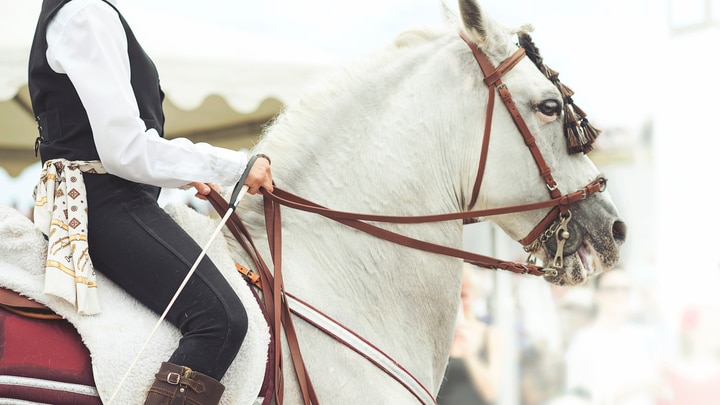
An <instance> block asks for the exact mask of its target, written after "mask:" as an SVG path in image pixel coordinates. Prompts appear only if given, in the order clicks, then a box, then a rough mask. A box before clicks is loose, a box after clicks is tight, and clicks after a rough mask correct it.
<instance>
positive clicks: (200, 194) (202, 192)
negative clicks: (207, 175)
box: [190, 181, 220, 200]
mask: <svg viewBox="0 0 720 405" xmlns="http://www.w3.org/2000/svg"><path fill="white" fill-rule="evenodd" d="M190 186H192V187H195V190H197V193H195V197H197V198H199V199H201V200H207V197H206V195H208V194H210V189H211V188H212V189H213V190H215V191H217V192H218V193H219V192H220V187H219V186H217V185H216V184H212V183H200V182H197V181H196V182H192V183H190Z"/></svg>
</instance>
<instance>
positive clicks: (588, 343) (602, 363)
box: [565, 269, 659, 405]
mask: <svg viewBox="0 0 720 405" xmlns="http://www.w3.org/2000/svg"><path fill="white" fill-rule="evenodd" d="M594 285H595V304H596V311H597V312H596V317H595V320H594V321H593V323H592V324H591V325H589V326H587V327H585V328H582V329H580V330H578V331H577V332H576V333H575V335H574V337H573V338H572V340H571V342H570V344H569V347H568V349H567V352H566V355H565V360H566V390H567V392H584V393H587V395H588V397H589V400H590V403H591V404H593V405H654V404H655V403H656V398H657V394H658V392H659V373H658V365H659V362H658V361H657V356H656V353H655V351H654V350H653V349H652V348H653V346H654V344H653V343H654V340H657V337H656V336H653V334H652V333H650V329H649V328H647V327H646V326H645V325H641V324H638V323H636V322H634V321H633V315H634V313H633V306H632V299H633V293H634V292H635V291H636V289H635V287H634V285H633V279H632V277H631V276H630V274H628V272H626V271H624V270H622V269H613V270H610V271H606V272H604V273H602V274H600V275H598V276H597V277H596V278H595V279H594Z"/></svg>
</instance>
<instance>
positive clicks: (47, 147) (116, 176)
mask: <svg viewBox="0 0 720 405" xmlns="http://www.w3.org/2000/svg"><path fill="white" fill-rule="evenodd" d="M116 2H117V0H72V1H71V0H43V3H42V9H41V12H40V16H39V19H38V24H37V29H36V32H35V37H34V41H33V45H32V48H31V53H30V60H29V87H30V93H31V99H32V107H33V110H34V113H35V116H36V119H37V121H38V129H39V132H40V136H39V137H38V140H37V141H36V150H39V152H40V155H41V160H42V162H43V172H42V174H41V182H40V183H39V184H38V187H37V188H36V199H37V201H36V210H35V211H36V224H38V226H39V227H41V230H42V231H43V232H44V233H45V234H46V235H47V236H48V237H49V249H48V255H49V257H48V265H47V270H46V273H47V275H46V292H48V293H51V294H55V295H59V296H61V297H63V298H66V299H68V300H69V301H70V302H71V303H73V304H75V305H76V306H77V308H78V311H80V312H81V313H86V314H93V313H98V312H99V311H100V309H99V306H98V303H99V302H98V300H97V295H96V294H97V291H98V288H96V287H97V285H96V284H95V281H94V271H93V267H92V266H93V264H94V265H95V266H96V267H97V269H98V270H99V271H100V272H102V273H103V274H104V275H105V276H107V277H108V278H109V279H111V280H112V281H113V282H115V283H117V284H118V285H119V286H120V287H122V288H123V289H125V290H126V291H127V292H128V293H129V294H130V295H132V296H133V297H135V298H136V299H137V300H139V301H140V302H142V303H143V304H144V305H146V306H147V307H148V308H150V309H152V310H153V311H155V312H157V313H162V312H163V311H164V310H165V307H166V306H167V304H168V303H169V302H170V300H171V298H172V297H173V295H174V294H175V292H176V291H177V289H178V287H179V286H180V284H181V282H182V280H183V279H184V277H185V276H186V274H187V272H188V270H189V269H190V267H191V266H192V264H193V263H194V261H195V260H196V259H197V257H198V256H199V254H200V252H201V248H200V247H199V246H198V245H197V244H196V243H195V242H194V241H193V239H192V238H191V237H190V236H189V235H188V234H187V233H185V231H183V229H181V228H180V227H179V226H178V225H177V224H176V223H175V222H174V221H173V220H172V219H171V218H170V217H169V216H168V215H167V214H166V213H165V212H164V211H163V210H162V209H161V208H160V207H159V206H158V203H157V197H158V194H159V192H160V187H181V186H190V187H195V189H196V190H197V194H196V196H198V197H199V198H204V196H205V195H207V194H209V193H210V187H211V186H212V187H216V186H214V185H215V184H219V185H221V186H228V185H234V184H235V183H237V182H238V181H239V179H240V178H241V176H242V174H243V173H244V171H245V170H246V166H248V163H247V162H248V160H249V157H248V156H247V155H246V154H244V153H242V152H236V151H231V150H227V149H222V148H217V147H213V146H211V145H208V144H202V143H197V144H194V143H192V142H190V141H189V140H187V139H173V140H167V139H164V138H163V123H164V114H163V110H162V100H163V97H164V95H163V92H162V90H161V89H160V86H159V79H158V74H157V71H156V69H155V66H154V64H153V63H152V61H151V60H150V58H149V57H148V56H147V55H146V54H145V52H144V51H143V49H142V47H141V46H140V44H139V43H138V41H137V40H136V39H135V36H134V35H133V33H132V30H131V29H130V27H129V26H128V24H127V22H126V21H125V19H124V18H123V17H122V15H121V14H120V12H119V11H118V10H117V9H116V8H115V6H116ZM257 156H259V158H257V159H256V160H255V163H254V164H252V165H250V167H249V168H247V169H248V170H249V173H248V177H247V180H246V181H245V184H246V185H248V186H249V191H248V192H249V193H250V194H256V193H258V192H259V190H260V188H265V189H267V190H272V175H271V171H270V161H269V159H268V158H267V157H265V156H264V155H257ZM84 195H85V196H84ZM84 197H86V198H84ZM85 212H87V216H85V214H84V213H85ZM43 226H44V229H43V228H42V227H43ZM85 231H86V233H85ZM56 248H57V249H56ZM58 249H59V250H58ZM88 251H89V258H88V253H87V252H88ZM58 252H64V253H67V256H65V255H63V254H61V253H58ZM70 258H72V260H70V261H68V262H62V264H59V262H60V261H62V260H64V259H70ZM68 273H69V274H70V276H68ZM68 281H69V282H68ZM68 288H69V289H70V290H71V291H70V292H68ZM100 289H101V287H100ZM100 293H101V290H100ZM167 319H168V320H169V321H170V322H171V323H172V324H174V325H175V326H176V327H177V328H178V329H179V330H180V331H181V333H182V338H181V339H180V341H179V343H178V346H177V349H176V350H175V352H174V353H173V354H172V356H170V358H169V359H168V361H167V362H163V364H162V365H161V366H160V372H159V373H158V374H156V377H157V378H156V379H155V380H154V381H153V385H152V387H151V388H150V392H149V393H148V396H147V399H146V402H145V404H169V403H170V402H171V401H172V403H173V404H175V403H181V404H182V403H185V404H188V403H190V402H191V401H192V403H193V404H197V403H200V404H217V403H218V402H219V400H220V397H221V396H222V393H223V391H224V386H223V385H222V384H220V382H219V380H220V379H221V378H222V376H223V375H224V374H225V372H226V370H227V369H228V367H229V366H230V364H231V363H232V361H233V359H234V358H235V356H236V354H237V353H238V351H239V350H240V346H241V345H242V342H243V340H244V338H245V335H246V332H247V327H248V324H247V314H246V312H245V309H244V307H243V304H242V302H241V301H240V299H239V298H238V297H237V295H236V294H235V292H234V291H233V290H232V288H231V287H230V285H229V284H228V282H227V280H226V279H225V278H224V277H223V276H222V274H221V273H220V272H219V271H218V269H217V268H216V267H215V265H214V264H213V263H212V261H211V260H210V259H209V258H207V257H206V258H204V259H203V260H202V261H201V262H200V264H199V266H198V268H197V270H196V273H195V274H194V275H193V276H192V278H191V279H190V280H189V282H188V284H187V285H186V287H185V288H184V290H183V292H182V293H181V294H180V295H179V297H178V298H177V300H176V302H175V304H174V305H173V306H172V308H171V309H170V311H169V313H168V315H167ZM109 333H112V332H109ZM202 386H204V389H203V388H202ZM198 387H201V388H198ZM175 401H178V402H175Z"/></svg>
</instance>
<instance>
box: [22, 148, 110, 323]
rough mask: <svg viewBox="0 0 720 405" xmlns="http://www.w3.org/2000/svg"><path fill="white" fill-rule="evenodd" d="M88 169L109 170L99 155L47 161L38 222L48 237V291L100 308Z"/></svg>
mask: <svg viewBox="0 0 720 405" xmlns="http://www.w3.org/2000/svg"><path fill="white" fill-rule="evenodd" d="M82 173H97V174H105V173H107V171H106V170H105V168H104V167H103V165H102V163H100V161H99V160H93V161H72V162H71V161H68V160H66V159H54V160H49V161H47V162H45V165H44V166H43V170H42V173H41V174H40V181H39V182H38V184H37V186H35V210H34V214H33V216H34V222H35V227H36V228H38V229H39V230H40V231H41V232H42V233H44V234H45V235H47V237H48V252H47V253H48V256H47V262H46V265H45V293H46V294H52V295H55V296H58V297H60V298H62V299H64V300H66V301H68V302H70V303H71V304H73V305H75V307H76V308H77V311H78V313H80V314H83V315H92V314H97V313H100V302H99V300H98V296H97V283H96V281H95V269H94V268H93V265H92V261H91V260H90V254H89V253H88V243H87V222H88V219H87V197H86V193H85V182H84V181H83V176H82Z"/></svg>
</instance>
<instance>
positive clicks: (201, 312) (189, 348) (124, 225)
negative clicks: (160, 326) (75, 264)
mask: <svg viewBox="0 0 720 405" xmlns="http://www.w3.org/2000/svg"><path fill="white" fill-rule="evenodd" d="M85 179H86V187H87V190H88V191H87V194H88V216H89V219H88V226H89V229H88V236H89V247H90V252H91V255H92V260H93V263H94V265H95V267H96V269H97V270H98V271H100V272H101V273H103V274H105V275H106V276H107V277H108V278H110V279H111V280H113V281H114V282H115V283H117V284H118V285H119V286H121V287H122V288H123V289H125V290H127V291H128V293H130V294H131V295H132V296H134V297H135V298H136V299H138V300H139V301H140V302H142V303H143V304H144V305H146V306H147V307H149V308H150V309H152V310H153V311H155V312H157V313H162V311H164V309H165V307H166V306H167V304H168V302H169V301H170V299H171V298H172V296H173V295H174V294H175V292H176V290H177V288H178V286H179V285H180V283H181V282H182V280H183V279H184V277H185V275H186V274H187V272H188V270H189V269H190V267H191V266H192V264H193V263H194V262H195V260H196V259H197V257H198V255H199V254H200V251H201V248H200V246H198V245H197V243H195V242H194V241H193V240H192V238H191V237H190V236H189V235H187V233H185V231H183V230H182V228H180V227H179V226H178V225H177V223H175V221H174V220H172V218H170V217H169V216H168V215H167V214H166V213H165V212H164V211H163V210H162V209H160V207H159V206H158V205H157V203H156V201H155V198H156V196H157V191H158V190H157V188H155V187H149V186H144V185H138V184H135V183H130V182H127V181H125V180H122V179H119V178H117V177H114V176H110V175H92V174H91V175H86V176H85ZM167 320H168V321H169V322H171V323H172V324H174V325H175V326H177V327H178V329H179V330H180V331H181V333H182V335H183V337H182V338H181V339H180V342H179V344H178V347H177V349H176V350H175V352H174V353H173V355H172V356H171V357H170V359H169V360H168V362H169V363H172V364H174V365H178V366H184V367H187V368H189V369H192V370H193V371H194V375H201V376H203V377H208V378H212V379H214V380H220V379H221V378H222V376H223V375H224V374H225V372H226V371H227V368H228V367H229V366H230V364H231V363H232V361H233V359H234V358H235V355H236V354H237V352H238V350H239V349H240V346H241V344H242V341H243V339H244V338H245V334H246V333H247V314H246V312H245V308H244V307H243V304H242V302H241V301H240V299H239V298H238V297H237V295H236V294H235V292H234V291H233V290H232V288H231V287H230V285H229V284H228V283H227V280H225V278H224V277H223V276H222V274H221V273H220V272H219V271H218V270H217V268H216V267H215V265H214V264H213V263H212V261H211V260H210V259H209V258H207V257H206V258H204V259H203V260H202V261H201V262H200V265H199V266H198V268H197V270H196V273H195V275H194V276H193V277H191V279H190V281H189V282H188V284H187V285H186V287H185V288H184V290H183V292H182V293H181V294H180V295H179V297H178V299H177V301H176V302H175V304H174V305H173V307H172V309H171V310H170V311H169V313H168V316H167ZM163 367H165V366H163ZM166 371H167V370H165V371H163V372H165V373H166V374H167V372H166ZM156 383H158V381H157V380H156ZM165 384H167V382H165ZM218 384H219V383H218ZM163 389H164V388H163ZM215 391H217V390H215ZM203 403H205V402H203ZM208 403H213V402H208Z"/></svg>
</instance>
